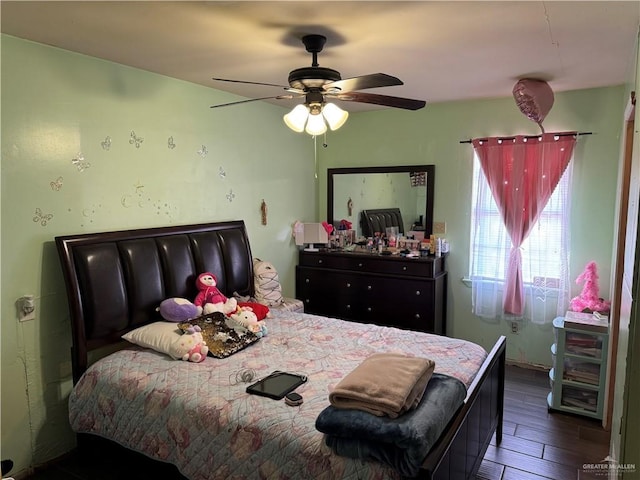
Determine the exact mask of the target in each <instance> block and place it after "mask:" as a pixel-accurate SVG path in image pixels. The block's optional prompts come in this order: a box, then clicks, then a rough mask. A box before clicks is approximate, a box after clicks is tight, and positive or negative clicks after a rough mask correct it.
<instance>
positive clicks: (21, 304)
mask: <svg viewBox="0 0 640 480" xmlns="http://www.w3.org/2000/svg"><path fill="white" fill-rule="evenodd" d="M16 307H17V308H18V320H20V321H21V322H27V321H29V320H35V318H36V306H35V302H34V298H33V295H25V296H23V297H20V298H19V299H18V300H16Z"/></svg>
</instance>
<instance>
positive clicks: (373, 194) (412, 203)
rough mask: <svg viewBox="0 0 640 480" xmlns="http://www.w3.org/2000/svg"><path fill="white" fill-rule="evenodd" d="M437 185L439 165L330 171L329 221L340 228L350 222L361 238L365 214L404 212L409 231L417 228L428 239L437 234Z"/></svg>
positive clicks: (328, 180) (334, 169)
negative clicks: (363, 212) (434, 225)
mask: <svg viewBox="0 0 640 480" xmlns="http://www.w3.org/2000/svg"><path fill="white" fill-rule="evenodd" d="M434 185H435V165H405V166H390V167H353V168H329V169H328V170H327V217H328V219H327V221H328V222H329V223H330V224H333V225H337V224H339V223H340V220H342V219H346V220H349V221H350V222H352V228H353V229H354V230H356V234H357V235H358V236H360V235H361V232H362V226H361V225H360V214H361V212H362V210H369V209H383V208H400V212H401V214H402V220H403V223H404V226H405V231H409V230H411V229H412V228H413V227H414V225H415V227H416V228H415V229H416V230H417V229H422V230H424V233H425V236H426V237H428V236H429V235H431V233H432V232H433V193H434ZM350 199H351V209H349V206H350V205H349V200H350ZM349 210H351V211H349ZM420 222H421V224H420Z"/></svg>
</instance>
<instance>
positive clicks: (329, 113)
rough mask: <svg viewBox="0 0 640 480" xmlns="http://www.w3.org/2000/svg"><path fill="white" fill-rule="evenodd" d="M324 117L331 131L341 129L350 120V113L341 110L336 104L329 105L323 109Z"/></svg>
mask: <svg viewBox="0 0 640 480" xmlns="http://www.w3.org/2000/svg"><path fill="white" fill-rule="evenodd" d="M322 115H323V116H324V118H325V119H326V120H327V123H328V124H329V128H330V129H331V130H337V129H339V128H340V127H341V126H342V125H344V123H345V122H346V121H347V118H349V112H347V111H345V110H343V109H341V108H340V107H339V106H337V105H336V104H335V103H327V104H326V105H325V106H324V108H323V109H322Z"/></svg>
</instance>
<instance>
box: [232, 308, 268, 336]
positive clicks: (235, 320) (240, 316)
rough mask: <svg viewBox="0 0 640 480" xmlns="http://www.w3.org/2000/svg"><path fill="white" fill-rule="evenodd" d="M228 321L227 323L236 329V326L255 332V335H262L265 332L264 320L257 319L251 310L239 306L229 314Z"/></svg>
mask: <svg viewBox="0 0 640 480" xmlns="http://www.w3.org/2000/svg"><path fill="white" fill-rule="evenodd" d="M229 319H230V321H229V322H227V325H228V326H230V327H231V328H234V329H235V330H236V331H237V330H238V326H239V327H241V328H244V329H245V330H247V331H249V332H251V333H253V334H255V336H256V337H258V338H260V337H264V336H265V335H266V334H267V326H266V325H265V322H262V321H259V320H258V317H257V316H256V314H255V313H254V312H253V310H249V309H248V308H239V309H238V310H237V311H236V312H235V313H232V314H231V315H229Z"/></svg>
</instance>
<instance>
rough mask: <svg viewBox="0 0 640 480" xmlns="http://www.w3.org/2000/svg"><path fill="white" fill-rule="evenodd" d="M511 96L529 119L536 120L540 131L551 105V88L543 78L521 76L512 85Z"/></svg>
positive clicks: (542, 128)
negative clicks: (521, 77) (520, 78)
mask: <svg viewBox="0 0 640 480" xmlns="http://www.w3.org/2000/svg"><path fill="white" fill-rule="evenodd" d="M513 98H514V99H515V101H516V105H518V108H519V109H520V111H521V112H522V113H523V114H524V115H525V116H526V117H527V118H528V119H529V120H533V121H534V122H536V123H537V124H538V125H539V126H540V129H541V130H542V133H544V127H543V126H542V122H543V120H544V119H545V118H546V116H547V114H548V113H549V111H550V110H551V107H553V99H554V98H553V90H551V87H550V86H549V84H548V83H547V82H545V81H544V80H535V79H532V78H523V79H522V80H519V81H518V82H517V83H516V84H515V85H514V86H513Z"/></svg>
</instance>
